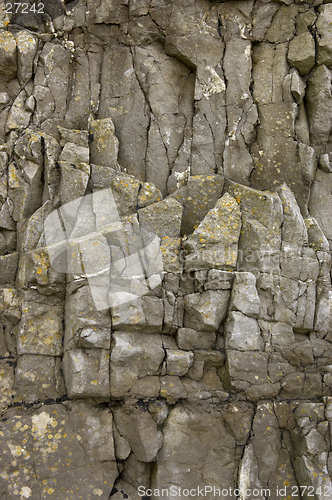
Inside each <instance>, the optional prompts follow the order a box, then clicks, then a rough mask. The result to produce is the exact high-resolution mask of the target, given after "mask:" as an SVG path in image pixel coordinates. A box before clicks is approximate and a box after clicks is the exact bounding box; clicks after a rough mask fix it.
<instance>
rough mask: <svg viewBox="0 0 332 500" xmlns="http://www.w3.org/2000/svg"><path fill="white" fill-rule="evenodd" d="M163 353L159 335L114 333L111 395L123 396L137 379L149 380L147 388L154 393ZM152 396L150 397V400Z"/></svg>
mask: <svg viewBox="0 0 332 500" xmlns="http://www.w3.org/2000/svg"><path fill="white" fill-rule="evenodd" d="M164 357H165V351H164V349H163V346H162V341H161V338H160V336H159V335H153V334H150V335H146V334H145V333H126V332H115V333H114V334H113V341H112V350H111V394H112V396H113V397H123V396H125V395H126V394H128V393H129V391H130V390H131V389H132V387H134V385H135V383H136V382H137V380H142V381H144V380H145V379H149V380H148V384H149V387H145V390H146V391H147V390H148V389H149V390H150V391H151V390H152V393H153V395H154V396H158V394H159V382H158V384H157V394H155V393H154V392H155V384H154V378H156V377H153V376H155V375H159V373H160V366H161V363H162V361H163V360H164ZM153 395H152V396H151V397H153Z"/></svg>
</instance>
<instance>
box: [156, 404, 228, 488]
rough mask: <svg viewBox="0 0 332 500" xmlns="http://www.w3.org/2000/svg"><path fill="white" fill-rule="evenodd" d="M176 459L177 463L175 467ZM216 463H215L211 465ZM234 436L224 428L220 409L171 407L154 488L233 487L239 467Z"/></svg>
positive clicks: (158, 457)
mask: <svg viewBox="0 0 332 500" xmlns="http://www.w3.org/2000/svg"><path fill="white" fill-rule="evenodd" d="M174 463H176V464H177V466H176V467H174ZM212 464H213V465H212ZM237 465H238V463H237V459H236V455H235V439H234V437H233V436H232V435H231V434H229V433H228V431H227V430H226V428H225V425H224V421H223V418H222V416H221V413H220V412H219V411H217V410H214V409H212V408H211V409H209V411H206V410H205V409H203V408H193V407H192V406H185V407H179V406H178V407H175V408H174V409H173V410H171V412H170V414H169V417H168V419H167V421H166V424H165V426H164V428H163V447H162V448H161V450H160V452H159V454H158V456H157V463H156V473H155V475H154V477H153V479H152V484H151V488H152V489H157V488H159V489H160V490H161V488H170V486H171V485H181V488H182V489H184V488H188V489H189V490H190V489H191V488H197V487H201V488H204V487H205V485H206V486H211V485H212V492H211V490H210V491H209V490H208V492H209V493H210V494H211V497H210V498H214V496H213V486H216V487H217V488H220V489H222V488H230V487H232V488H234V472H235V469H236V467H237Z"/></svg>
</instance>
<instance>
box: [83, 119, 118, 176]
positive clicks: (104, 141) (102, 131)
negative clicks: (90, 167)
mask: <svg viewBox="0 0 332 500" xmlns="http://www.w3.org/2000/svg"><path fill="white" fill-rule="evenodd" d="M90 134H92V135H91V138H92V141H91V143H90V161H91V163H94V164H96V165H102V166H104V167H111V168H115V169H116V168H117V158H118V150H119V141H118V139H117V137H116V136H115V128H114V124H113V121H112V120H111V118H104V119H103V120H94V121H92V122H91V123H90Z"/></svg>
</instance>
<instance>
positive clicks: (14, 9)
mask: <svg viewBox="0 0 332 500" xmlns="http://www.w3.org/2000/svg"><path fill="white" fill-rule="evenodd" d="M5 11H6V13H7V14H17V13H20V14H28V13H29V12H35V13H36V14H44V4H43V3H41V2H39V3H38V4H36V3H33V4H32V5H30V4H28V3H21V2H12V3H9V2H8V3H6V5H5Z"/></svg>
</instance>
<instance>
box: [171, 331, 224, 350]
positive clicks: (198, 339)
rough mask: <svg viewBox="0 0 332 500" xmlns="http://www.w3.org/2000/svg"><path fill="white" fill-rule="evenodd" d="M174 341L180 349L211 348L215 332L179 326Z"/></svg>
mask: <svg viewBox="0 0 332 500" xmlns="http://www.w3.org/2000/svg"><path fill="white" fill-rule="evenodd" d="M176 341H177V343H178V346H179V347H180V349H185V350H188V351H190V350H191V349H212V348H213V346H214V344H215V341H216V334H215V332H209V331H207V332H202V331H198V330H193V329H192V328H179V329H178V331H177V335H176Z"/></svg>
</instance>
